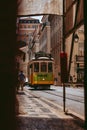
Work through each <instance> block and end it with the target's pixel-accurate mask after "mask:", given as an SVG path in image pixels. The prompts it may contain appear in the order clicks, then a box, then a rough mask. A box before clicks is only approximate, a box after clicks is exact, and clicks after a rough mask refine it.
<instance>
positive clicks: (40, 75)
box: [28, 53, 54, 89]
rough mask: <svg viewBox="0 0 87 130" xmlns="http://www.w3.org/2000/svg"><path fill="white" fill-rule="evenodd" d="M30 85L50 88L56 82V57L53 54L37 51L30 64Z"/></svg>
mask: <svg viewBox="0 0 87 130" xmlns="http://www.w3.org/2000/svg"><path fill="white" fill-rule="evenodd" d="M28 81H29V86H31V87H34V88H35V89H37V88H41V89H44V88H45V89H49V88H50V85H53V84H54V59H53V58H52V56H51V54H46V53H36V54H35V58H33V59H32V60H31V61H30V62H29V64H28Z"/></svg>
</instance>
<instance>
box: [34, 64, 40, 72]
mask: <svg viewBox="0 0 87 130" xmlns="http://www.w3.org/2000/svg"><path fill="white" fill-rule="evenodd" d="M34 72H39V63H38V62H37V63H34Z"/></svg>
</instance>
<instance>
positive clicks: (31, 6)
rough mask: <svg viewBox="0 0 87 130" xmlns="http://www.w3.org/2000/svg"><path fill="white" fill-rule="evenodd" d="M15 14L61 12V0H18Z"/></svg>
mask: <svg viewBox="0 0 87 130" xmlns="http://www.w3.org/2000/svg"><path fill="white" fill-rule="evenodd" d="M17 5H18V7H17V9H18V10H17V15H19V16H21V15H24V16H25V15H42V14H57V15H62V14H63V9H62V8H63V0H18V2H17Z"/></svg>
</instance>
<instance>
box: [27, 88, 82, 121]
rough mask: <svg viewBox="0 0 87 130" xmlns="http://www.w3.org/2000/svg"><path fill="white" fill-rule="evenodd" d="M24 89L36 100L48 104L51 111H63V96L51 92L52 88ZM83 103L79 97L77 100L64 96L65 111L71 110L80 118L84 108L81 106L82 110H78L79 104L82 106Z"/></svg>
mask: <svg viewBox="0 0 87 130" xmlns="http://www.w3.org/2000/svg"><path fill="white" fill-rule="evenodd" d="M25 91H27V93H28V95H30V96H31V95H32V97H34V98H36V99H37V100H39V101H41V102H43V103H44V104H46V105H48V106H49V108H51V109H53V111H55V112H56V113H57V112H60V113H61V112H63V97H62V95H58V94H57V93H54V92H52V90H51V91H50V90H32V89H25ZM61 94H62V92H61ZM44 95H45V96H44ZM30 96H29V97H30ZM73 96H74V97H75V95H73ZM53 97H54V98H53ZM58 97H59V98H58ZM80 98H83V97H81V96H80ZM68 100H70V101H68ZM71 100H72V104H73V105H72V104H71ZM74 102H75V103H74ZM67 103H68V104H67ZM83 103H84V102H83V101H80V99H79V101H78V99H77V100H75V99H71V98H70V97H69V98H68V99H67V98H66V112H71V113H73V114H74V115H77V117H80V118H81V119H83V115H84V112H83V111H84V110H83V109H84V108H82V111H81V110H80V106H83ZM70 104H71V105H70ZM76 104H78V105H76ZM74 105H75V106H74ZM79 105H80V106H79Z"/></svg>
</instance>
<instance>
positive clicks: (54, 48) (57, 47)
mask: <svg viewBox="0 0 87 130" xmlns="http://www.w3.org/2000/svg"><path fill="white" fill-rule="evenodd" d="M49 22H50V26H51V54H52V56H53V58H54V61H55V67H54V71H55V75H54V80H55V85H61V79H60V52H61V51H62V31H63V25H62V16H57V15H49Z"/></svg>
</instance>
